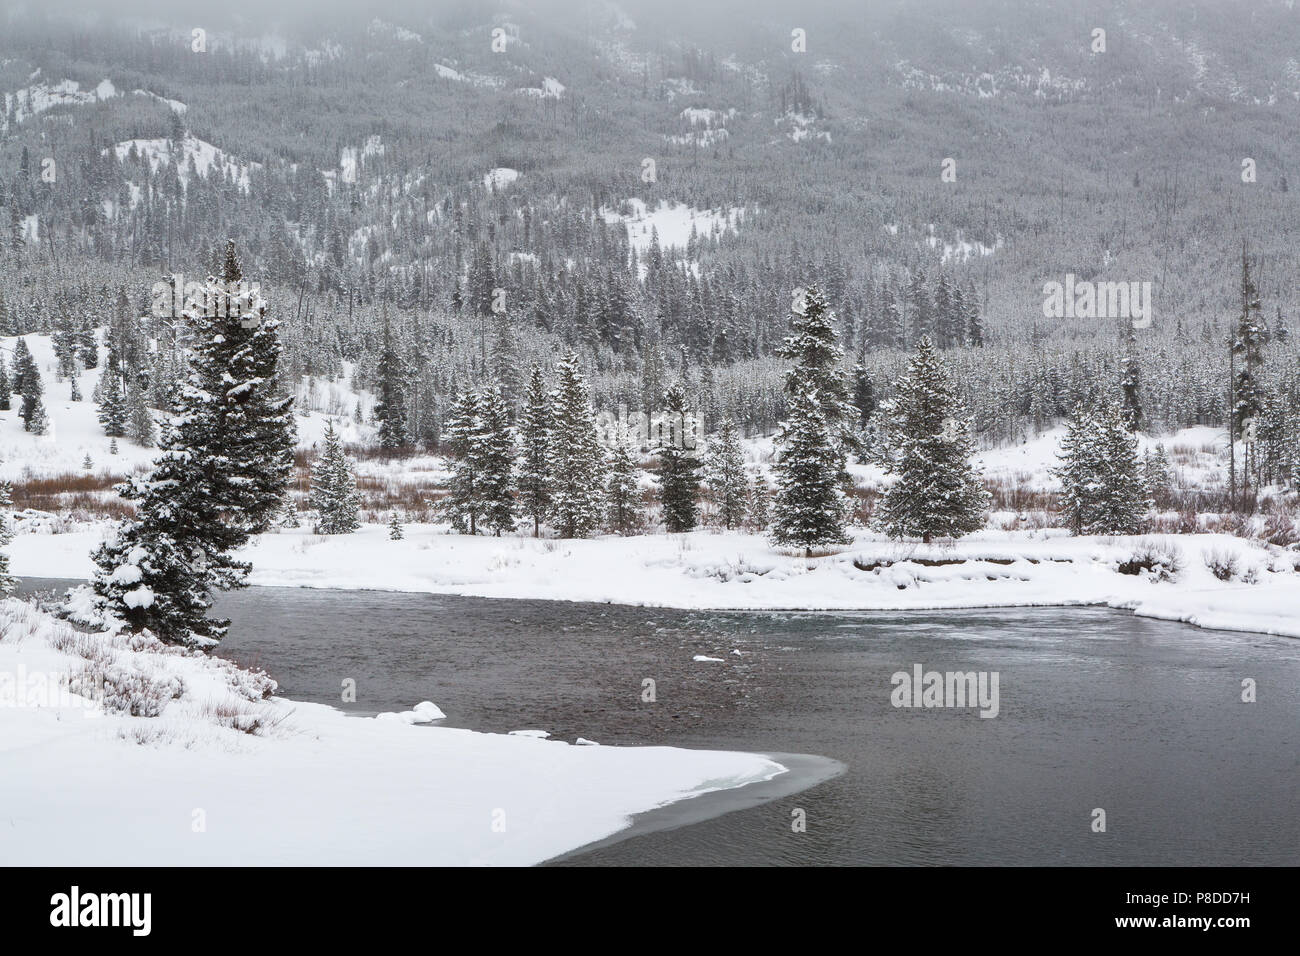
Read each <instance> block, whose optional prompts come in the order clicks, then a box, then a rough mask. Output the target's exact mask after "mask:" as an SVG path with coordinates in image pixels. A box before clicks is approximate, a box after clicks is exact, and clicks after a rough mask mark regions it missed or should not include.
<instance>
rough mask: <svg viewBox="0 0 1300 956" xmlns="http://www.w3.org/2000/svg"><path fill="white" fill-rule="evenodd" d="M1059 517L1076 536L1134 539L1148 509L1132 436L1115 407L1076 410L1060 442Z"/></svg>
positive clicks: (1057, 470)
mask: <svg viewBox="0 0 1300 956" xmlns="http://www.w3.org/2000/svg"><path fill="white" fill-rule="evenodd" d="M1057 457H1059V458H1060V459H1061V464H1060V465H1059V466H1057V467H1056V468H1055V469H1054V470H1053V474H1054V475H1055V476H1056V478H1057V479H1058V480H1059V481H1060V483H1061V491H1060V503H1061V512H1062V514H1063V516H1064V518H1065V521H1066V524H1067V526H1068V527H1069V528H1070V530H1071V531H1072V532H1073V533H1074V534H1076V535H1084V534H1137V533H1138V532H1139V531H1140V530H1141V525H1142V520H1143V518H1144V517H1145V516H1146V513H1147V512H1148V511H1149V510H1150V508H1151V499H1150V498H1149V496H1148V494H1147V488H1146V482H1145V481H1144V480H1143V476H1142V461H1141V459H1140V458H1139V457H1138V441H1137V436H1136V435H1134V434H1133V433H1132V432H1130V431H1129V430H1128V426H1127V424H1126V423H1125V421H1124V412H1123V409H1122V408H1121V407H1120V405H1119V403H1118V402H1115V401H1109V402H1106V403H1105V404H1103V405H1102V406H1100V407H1099V408H1095V409H1090V408H1086V407H1084V406H1083V405H1077V406H1075V409H1074V412H1073V414H1072V415H1071V416H1070V421H1069V423H1068V425H1067V428H1066V433H1065V437H1064V438H1063V439H1062V440H1061V450H1060V452H1059V453H1058V456H1057Z"/></svg>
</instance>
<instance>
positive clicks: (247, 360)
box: [189, 242, 296, 534]
mask: <svg viewBox="0 0 1300 956" xmlns="http://www.w3.org/2000/svg"><path fill="white" fill-rule="evenodd" d="M208 298H209V301H216V302H217V303H218V307H217V308H216V309H215V310H214V311H215V312H216V313H217V314H216V315H214V316H210V317H206V319H203V318H200V317H199V316H197V315H196V316H195V318H194V319H193V320H192V321H196V322H197V323H198V324H199V327H200V329H201V333H200V335H199V336H198V339H197V342H196V344H195V346H194V349H193V351H194V358H193V359H192V361H191V368H192V370H193V371H192V373H191V382H190V386H189V387H191V388H194V387H197V388H200V389H204V390H206V391H207V392H208V393H209V394H210V395H212V396H214V397H217V398H218V404H217V406H216V409H215V410H216V412H217V422H216V438H217V445H218V447H221V446H224V449H225V451H224V452H223V455H224V457H225V459H226V462H227V468H226V473H225V475H224V479H223V480H222V482H221V483H220V485H219V487H218V489H217V491H218V492H219V494H220V495H221V497H222V500H223V502H224V503H225V507H226V510H227V514H228V516H229V518H230V520H232V521H236V522H237V523H239V524H240V526H241V527H242V529H243V530H244V531H245V532H246V533H248V534H258V533H260V532H263V531H266V530H269V529H270V527H271V526H272V525H273V524H274V522H275V518H276V516H277V515H278V514H279V511H280V508H281V503H282V501H283V499H284V492H285V489H286V488H287V487H288V485H289V478H290V476H291V475H292V474H293V453H294V444H295V433H296V429H295V426H294V422H293V396H292V395H289V394H286V393H285V390H284V389H283V388H282V387H281V383H280V380H279V372H280V354H281V349H282V346H281V342H280V332H279V329H280V323H279V321H278V320H276V319H274V318H272V317H271V316H269V315H268V314H267V311H268V310H267V305H266V302H265V300H263V299H262V297H261V295H260V293H258V292H257V291H256V288H255V287H250V286H248V285H247V284H245V283H244V276H243V272H242V270H241V268H240V264H239V257H238V255H237V254H236V252H235V244H234V243H233V242H227V243H226V251H225V260H224V263H223V265H222V273H221V285H219V286H216V287H214V284H213V283H209V296H208Z"/></svg>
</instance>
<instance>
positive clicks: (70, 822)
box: [0, 600, 785, 866]
mask: <svg viewBox="0 0 1300 956" xmlns="http://www.w3.org/2000/svg"><path fill="white" fill-rule="evenodd" d="M72 687H75V688H76V689H77V690H79V691H81V694H76V693H73V692H72V690H70V689H69V688H72ZM99 688H102V690H103V693H102V694H101V693H100V690H99ZM272 688H273V683H271V682H269V681H267V680H265V679H263V678H259V677H257V676H256V675H253V674H250V672H248V671H242V670H240V669H238V668H236V667H235V666H234V665H233V664H230V663H229V662H227V661H223V660H221V659H218V658H210V657H206V656H204V655H200V654H193V653H188V652H181V651H178V650H177V649H175V648H164V647H162V646H161V645H159V644H157V643H155V642H152V641H145V640H142V639H139V638H137V639H135V640H134V641H133V642H131V644H128V642H127V641H126V640H125V639H123V638H110V637H107V636H104V635H87V634H82V633H80V632H76V631H73V630H72V629H71V628H69V627H68V626H67V625H65V624H63V623H61V622H58V621H55V620H53V619H51V618H50V617H48V616H46V615H44V614H42V613H40V612H38V611H36V610H35V609H33V608H32V607H31V606H30V605H28V604H25V603H23V602H20V601H17V600H7V601H0V808H2V809H0V819H2V822H3V825H2V826H0V859H3V860H4V862H5V863H6V864H10V865H40V866H69V865H74V866H102V865H114V866H153V865H178V864H180V865H235V864H238V865H243V866H248V865H253V866H259V865H268V864H271V865H294V864H300V865H301V864H308V865H344V864H346V865H366V864H371V865H375V864H383V865H390V866H391V865H486V864H493V865H520V864H530V863H536V862H539V861H541V860H545V859H548V858H550V857H552V856H555V855H557V854H560V853H563V852H565V851H568V850H571V849H574V848H576V847H579V846H582V845H584V844H586V843H589V842H591V841H594V840H597V839H601V838H603V837H606V836H608V835H610V834H612V833H615V832H617V831H618V830H620V829H622V828H624V827H625V826H627V824H628V822H629V820H628V818H629V815H631V814H635V813H640V812H643V811H646V810H650V809H652V808H655V807H658V806H662V805H664V804H667V803H670V802H673V801H677V800H682V799H686V798H690V797H694V796H697V795H699V794H702V793H707V792H711V791H716V790H724V789H728V788H733V787H739V786H744V785H746V784H749V783H754V782H758V781H762V780H769V779H771V778H773V777H775V776H777V775H779V774H781V773H783V772H785V771H784V768H783V767H782V766H781V765H780V764H777V763H775V762H774V761H772V760H769V759H767V758H766V757H762V756H759V755H753V754H742V753H730V752H720V751H697V750H682V749H677V748H672V747H608V746H606V747H602V746H573V745H571V744H569V743H567V742H564V741H556V740H545V739H540V738H537V737H534V736H527V735H513V736H512V735H503V734H480V733H475V732H473V731H467V730H455V729H450V728H440V727H421V726H413V725H412V724H410V723H408V722H407V721H405V720H378V719H371V718H357V717H350V716H347V715H345V714H343V713H342V712H340V711H337V710H334V709H333V708H330V707H326V706H323V705H320V704H307V703H299V702H295V701H289V700H284V699H282V698H275V697H270V698H267V697H265V696H264V695H265V694H267V693H268V692H269V691H270V690H271V689H272ZM133 707H134V709H135V710H136V711H139V712H141V714H140V715H138V716H133V715H132V714H131V712H130V710H131V708H133ZM424 709H425V710H427V709H428V708H424ZM154 710H157V711H158V713H157V714H156V715H154V716H148V714H149V713H151V712H153V711H154ZM52 781H57V784H58V785H57V786H54V785H52Z"/></svg>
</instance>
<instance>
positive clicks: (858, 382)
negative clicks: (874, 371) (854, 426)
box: [853, 364, 876, 428]
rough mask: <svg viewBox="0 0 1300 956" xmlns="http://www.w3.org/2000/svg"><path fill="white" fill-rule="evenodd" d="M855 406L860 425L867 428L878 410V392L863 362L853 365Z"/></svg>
mask: <svg viewBox="0 0 1300 956" xmlns="http://www.w3.org/2000/svg"><path fill="white" fill-rule="evenodd" d="M853 407H854V408H856V409H857V410H858V427H859V428H866V427H867V422H868V421H870V420H871V416H872V415H873V414H875V411H876V393H875V388H874V387H873V386H872V384H871V376H870V375H869V374H867V370H866V369H865V368H863V367H862V365H861V364H858V365H855V366H853Z"/></svg>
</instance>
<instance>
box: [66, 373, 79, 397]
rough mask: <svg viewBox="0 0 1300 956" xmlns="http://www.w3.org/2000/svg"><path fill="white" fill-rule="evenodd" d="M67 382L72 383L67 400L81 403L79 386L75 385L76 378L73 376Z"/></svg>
mask: <svg viewBox="0 0 1300 956" xmlns="http://www.w3.org/2000/svg"><path fill="white" fill-rule="evenodd" d="M69 381H71V382H72V387H71V388H70V389H69V390H68V400H69V401H72V402H79V401H81V386H79V385H78V384H77V376H76V375H73V376H72V378H71V379H70V380H69Z"/></svg>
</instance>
